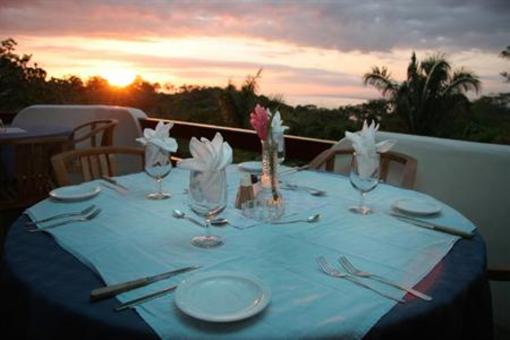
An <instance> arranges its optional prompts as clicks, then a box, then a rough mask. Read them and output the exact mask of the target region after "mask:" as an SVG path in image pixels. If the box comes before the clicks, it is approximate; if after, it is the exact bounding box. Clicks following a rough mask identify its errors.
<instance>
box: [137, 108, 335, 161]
mask: <svg viewBox="0 0 510 340" xmlns="http://www.w3.org/2000/svg"><path fill="white" fill-rule="evenodd" d="M161 120H162V121H169V122H173V123H174V127H173V128H172V130H171V135H172V137H174V138H178V139H185V140H189V139H190V138H191V137H198V138H199V137H205V138H208V139H212V138H213V137H214V135H215V134H216V132H220V133H221V135H222V136H223V138H224V139H225V140H226V141H227V142H228V143H229V144H230V145H231V146H232V147H233V148H235V149H241V150H246V151H252V152H257V153H260V139H259V138H258V136H257V135H256V134H255V131H253V130H246V129H238V128H231V127H225V126H217V125H206V124H198V123H190V122H185V121H178V120H164V119H161ZM159 121H160V119H154V118H148V119H140V124H141V126H142V129H143V128H146V127H148V128H154V127H155V126H156V124H157V123H158V122H159ZM335 143H336V142H335V141H331V140H324V139H316V138H307V137H298V136H290V135H285V149H286V150H285V151H286V158H287V159H289V160H295V161H298V162H303V163H306V162H309V161H310V160H312V159H313V158H314V157H315V156H317V155H318V154H319V153H321V152H322V151H324V150H326V149H328V148H330V147H331V146H332V145H333V144H335ZM183 150H184V152H185V150H187V149H186V148H182V150H181V149H180V150H179V151H178V152H177V154H176V156H178V157H179V156H180V157H187V156H188V155H186V154H184V153H183V152H182V151H183Z"/></svg>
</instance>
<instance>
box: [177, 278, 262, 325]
mask: <svg viewBox="0 0 510 340" xmlns="http://www.w3.org/2000/svg"><path fill="white" fill-rule="evenodd" d="M270 299H271V292H270V290H269V288H268V287H267V286H266V285H265V284H264V283H263V282H261V281H260V280H259V279H257V278H255V277H253V276H249V275H245V274H239V273H236V272H229V271H211V272H204V273H199V274H195V275H193V276H190V277H189V278H188V279H186V280H184V281H183V282H182V283H181V284H179V287H178V288H177V291H176V292H175V304H176V305H177V307H178V308H179V309H180V310H181V311H182V312H184V313H185V314H187V315H189V316H192V317H194V318H197V319H200V320H205V321H212V322H227V321H237V320H242V319H246V318H249V317H251V316H253V315H255V314H257V313H259V312H260V311H262V310H263V309H264V308H265V307H266V306H267V304H268V303H269V300H270Z"/></svg>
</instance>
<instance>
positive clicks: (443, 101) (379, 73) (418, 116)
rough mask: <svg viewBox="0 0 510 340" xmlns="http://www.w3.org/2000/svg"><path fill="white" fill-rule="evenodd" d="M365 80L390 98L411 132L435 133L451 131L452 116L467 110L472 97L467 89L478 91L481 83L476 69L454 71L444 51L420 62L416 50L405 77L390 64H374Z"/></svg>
mask: <svg viewBox="0 0 510 340" xmlns="http://www.w3.org/2000/svg"><path fill="white" fill-rule="evenodd" d="M363 81H364V83H365V85H371V86H374V87H375V88H376V89H378V90H380V91H381V93H382V94H383V96H385V97H387V98H389V101H390V104H391V105H392V112H393V113H394V114H395V115H397V116H398V117H400V118H401V119H402V120H403V122H404V124H405V126H406V128H407V130H408V132H411V133H415V134H421V135H435V136H438V135H441V134H445V133H446V134H447V133H448V128H449V124H451V123H452V121H451V120H452V119H456V118H457V116H458V115H463V114H466V112H467V111H468V108H469V100H468V98H467V97H466V96H465V93H467V92H469V91H475V92H478V91H479V90H480V86H481V84H480V80H479V79H478V77H477V76H476V75H475V74H474V73H472V72H469V71H466V70H465V69H463V68H461V69H458V70H455V71H453V72H452V71H451V66H450V64H449V63H448V61H447V60H446V59H445V57H444V55H441V54H437V55H433V56H431V57H428V58H426V59H425V60H423V61H422V62H420V63H418V62H417V60H416V54H415V53H414V52H413V54H412V56H411V62H410V63H409V66H408V68H407V79H406V80H405V81H403V82H401V83H399V82H397V81H395V80H394V79H393V78H392V77H391V74H390V72H389V71H388V69H387V68H386V67H382V68H379V67H373V68H372V71H371V72H369V73H366V74H365V75H364V76H363Z"/></svg>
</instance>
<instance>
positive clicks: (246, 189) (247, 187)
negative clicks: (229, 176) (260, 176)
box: [235, 175, 255, 209]
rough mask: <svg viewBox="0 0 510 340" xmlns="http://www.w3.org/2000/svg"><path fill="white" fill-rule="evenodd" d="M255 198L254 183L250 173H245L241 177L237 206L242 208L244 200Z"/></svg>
mask: <svg viewBox="0 0 510 340" xmlns="http://www.w3.org/2000/svg"><path fill="white" fill-rule="evenodd" d="M253 199H255V193H254V191H253V185H252V184H251V178H250V176H249V175H245V176H243V177H241V183H240V185H239V190H238V191H237V196H236V203H235V207H236V208H237V209H241V207H242V205H243V203H244V202H247V201H252V200H253Z"/></svg>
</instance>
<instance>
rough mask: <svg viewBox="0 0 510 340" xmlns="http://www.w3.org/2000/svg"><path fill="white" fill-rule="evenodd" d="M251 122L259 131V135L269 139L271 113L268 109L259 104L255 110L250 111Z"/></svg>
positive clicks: (263, 138)
mask: <svg viewBox="0 0 510 340" xmlns="http://www.w3.org/2000/svg"><path fill="white" fill-rule="evenodd" d="M250 124H251V126H252V127H253V128H254V129H255V131H257V135H258V136H259V138H260V139H261V140H266V139H267V133H268V128H269V113H268V111H267V110H266V109H265V108H263V107H262V106H260V105H259V104H257V106H255V110H254V112H252V113H250Z"/></svg>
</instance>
